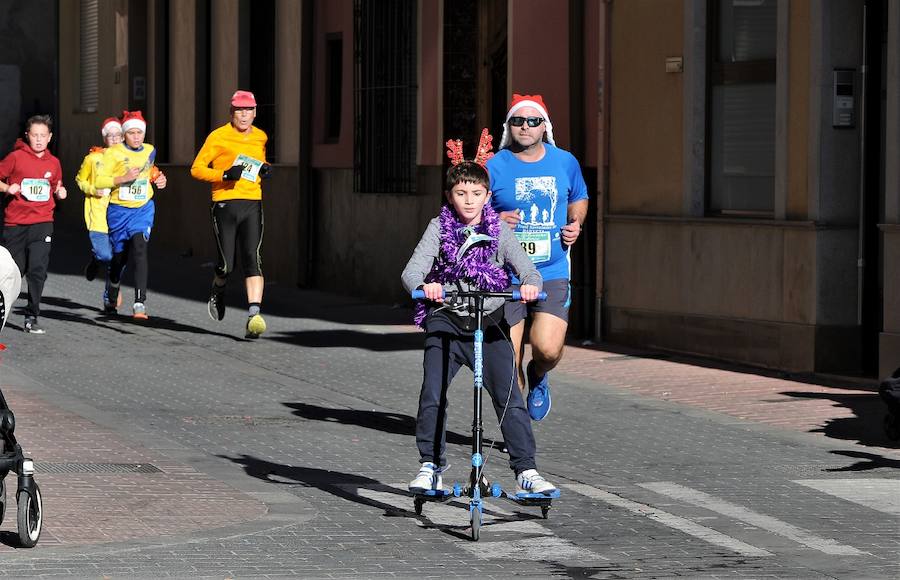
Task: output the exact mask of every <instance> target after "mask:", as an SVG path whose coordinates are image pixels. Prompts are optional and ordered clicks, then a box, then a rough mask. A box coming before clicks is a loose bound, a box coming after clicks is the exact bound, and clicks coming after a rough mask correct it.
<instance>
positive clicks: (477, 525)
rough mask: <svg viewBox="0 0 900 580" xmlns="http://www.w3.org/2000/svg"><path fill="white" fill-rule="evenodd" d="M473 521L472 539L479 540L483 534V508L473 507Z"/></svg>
mask: <svg viewBox="0 0 900 580" xmlns="http://www.w3.org/2000/svg"><path fill="white" fill-rule="evenodd" d="M469 513H470V514H471V517H470V519H471V521H472V541H475V542H477V541H478V538H479V537H480V536H481V510H480V509H472V510H471V511H470V512H469Z"/></svg>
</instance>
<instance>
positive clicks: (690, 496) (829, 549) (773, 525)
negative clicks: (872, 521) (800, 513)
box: [639, 481, 865, 556]
mask: <svg viewBox="0 0 900 580" xmlns="http://www.w3.org/2000/svg"><path fill="white" fill-rule="evenodd" d="M639 485H640V486H641V487H643V488H645V489H649V490H650V491H653V492H656V493H658V494H661V495H665V496H668V497H671V498H673V499H677V500H679V501H683V502H685V503H689V504H691V505H695V506H698V507H701V508H703V509H707V510H710V511H713V512H716V513H719V514H722V515H724V516H727V517H730V518H733V519H736V520H740V521H742V522H745V523H748V524H750V525H753V526H756V527H758V528H762V529H764V530H767V531H769V532H772V533H773V534H778V535H779V536H783V537H785V538H788V539H789V540H793V541H795V542H797V543H800V544H803V545H804V546H808V547H810V548H812V549H814V550H818V551H820V552H824V553H825V554H832V555H836V556H860V555H862V554H864V553H865V552H862V551H860V550H857V549H856V548H854V547H853V546H847V545H844V544H840V543H838V542H837V541H835V540H832V539H830V538H821V537H819V536H816V535H815V534H812V533H810V532H808V531H806V530H804V529H802V528H798V527H797V526H794V525H791V524H789V523H787V522H783V521H781V520H779V519H777V518H773V517H772V516H767V515H765V514H760V513H757V512H754V511H753V510H750V509H748V508H745V507H744V506H740V505H737V504H733V503H731V502H728V501H725V500H723V499H719V498H717V497H713V496H711V495H709V494H707V493H704V492H702V491H697V490H695V489H691V488H689V487H684V486H683V485H678V484H677V483H671V482H668V481H659V482H652V483H641V484H639Z"/></svg>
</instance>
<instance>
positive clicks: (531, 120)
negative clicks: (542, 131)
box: [509, 117, 544, 127]
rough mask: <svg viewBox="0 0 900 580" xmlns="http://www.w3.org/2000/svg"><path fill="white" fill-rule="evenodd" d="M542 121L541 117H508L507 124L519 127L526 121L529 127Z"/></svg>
mask: <svg viewBox="0 0 900 580" xmlns="http://www.w3.org/2000/svg"><path fill="white" fill-rule="evenodd" d="M543 122H544V119H543V118H541V117H510V118H509V124H510V125H512V126H513V127H521V126H522V125H523V124H524V123H528V126H529V127H537V126H539V125H540V124H541V123H543Z"/></svg>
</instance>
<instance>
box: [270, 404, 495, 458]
mask: <svg viewBox="0 0 900 580" xmlns="http://www.w3.org/2000/svg"><path fill="white" fill-rule="evenodd" d="M282 404H283V405H284V406H285V407H287V408H289V409H291V410H292V411H291V412H292V413H293V414H294V415H296V416H297V417H301V418H303V419H309V420H312V421H328V422H330V423H340V424H342V425H354V426H357V427H365V428H366V429H375V430H376V431H382V432H384V433H393V434H395V435H407V436H410V437H415V436H416V419H415V417H411V416H409V415H404V414H402V413H384V412H381V411H362V410H359V409H331V408H328V407H319V406H317V405H308V404H306V403H282ZM447 444H448V445H465V446H467V447H471V446H472V438H471V437H470V436H467V435H462V434H460V433H457V432H455V431H450V430H449V429H448V430H447ZM484 445H485V447H489V446H491V445H493V446H494V449H495V450H499V449H501V448H503V446H504V444H503V442H502V441H493V440H491V439H488V438H485V440H484Z"/></svg>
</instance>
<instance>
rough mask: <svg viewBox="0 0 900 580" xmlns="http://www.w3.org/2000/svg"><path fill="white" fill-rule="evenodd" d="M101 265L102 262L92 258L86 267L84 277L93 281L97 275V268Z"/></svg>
mask: <svg viewBox="0 0 900 580" xmlns="http://www.w3.org/2000/svg"><path fill="white" fill-rule="evenodd" d="M99 267H100V263H99V262H98V261H97V260H95V259H94V258H91V261H90V262H88V263H87V266H85V267H84V277H85V279H86V280H87V281H88V282H93V280H94V278H96V277H97V269H98V268H99Z"/></svg>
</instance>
